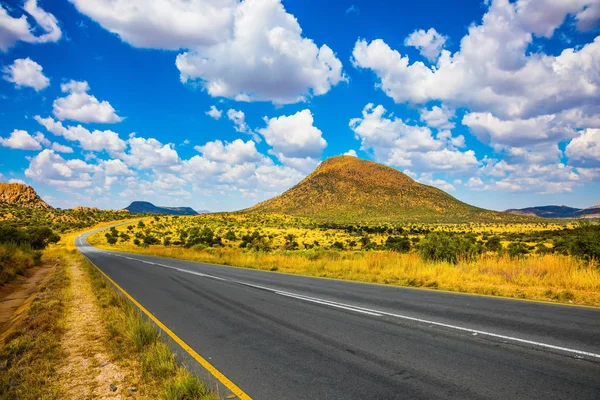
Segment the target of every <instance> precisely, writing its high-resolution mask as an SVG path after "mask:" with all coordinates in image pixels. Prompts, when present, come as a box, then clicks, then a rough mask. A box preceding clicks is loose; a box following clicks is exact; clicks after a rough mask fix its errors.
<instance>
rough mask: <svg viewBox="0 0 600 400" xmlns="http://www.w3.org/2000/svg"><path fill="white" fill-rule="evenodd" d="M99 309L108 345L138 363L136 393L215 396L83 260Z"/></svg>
mask: <svg viewBox="0 0 600 400" xmlns="http://www.w3.org/2000/svg"><path fill="white" fill-rule="evenodd" d="M85 265H86V267H85V268H86V271H87V273H88V275H89V277H90V279H91V282H92V290H93V291H94V294H95V295H96V297H97V299H98V302H99V304H100V306H101V312H102V313H103V320H104V321H105V328H106V330H107V332H108V346H109V348H110V349H111V352H112V354H113V356H114V357H115V358H116V359H117V360H118V361H119V362H120V363H121V364H124V365H130V366H135V365H139V366H140V369H141V378H142V379H141V382H142V383H143V384H141V385H140V395H142V396H145V397H149V398H162V399H166V400H171V399H173V400H192V399H199V400H200V399H201V400H212V399H218V397H217V396H216V395H215V394H214V393H212V392H211V391H210V390H209V389H208V388H207V387H206V385H205V384H204V383H203V382H201V381H200V380H199V379H198V378H196V377H195V376H194V375H192V374H191V373H190V372H189V371H188V370H186V369H185V368H184V367H182V366H181V365H179V364H178V363H177V361H176V359H175V355H174V354H173V353H172V352H171V350H170V348H169V346H168V345H167V344H166V343H165V342H164V341H163V340H162V338H161V336H160V335H159V334H158V332H157V331H156V330H155V328H154V326H153V325H151V324H150V323H149V322H148V321H147V320H146V319H144V318H143V317H142V316H141V315H140V314H139V312H138V311H137V309H136V308H134V306H132V305H131V303H129V302H128V301H127V300H126V299H125V298H123V297H122V296H120V295H119V294H117V292H116V291H115V290H114V289H113V288H112V287H111V286H110V285H109V284H108V283H107V281H106V280H105V278H104V277H103V276H102V275H101V274H100V272H98V270H97V269H96V268H94V267H93V266H92V265H90V264H89V263H88V262H85Z"/></svg>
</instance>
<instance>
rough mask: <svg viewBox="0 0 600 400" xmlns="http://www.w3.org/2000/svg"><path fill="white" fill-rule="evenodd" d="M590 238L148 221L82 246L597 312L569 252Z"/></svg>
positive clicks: (249, 218)
mask: <svg viewBox="0 0 600 400" xmlns="http://www.w3.org/2000/svg"><path fill="white" fill-rule="evenodd" d="M440 232H441V233H440ZM598 232H600V229H599V227H598V226H597V225H589V226H586V227H578V226H577V225H576V224H558V223H536V224H513V225H511V224H459V225H436V224H418V225H417V224H411V225H404V226H392V225H381V226H363V227H361V226H355V225H348V226H345V225H342V226H338V225H336V226H334V225H330V224H319V223H317V222H315V221H312V220H310V219H306V218H296V217H289V216H282V215H272V214H249V215H245V214H211V215H203V216H194V217H166V216H163V217H154V218H150V219H147V220H145V221H144V222H142V223H136V224H131V225H124V226H121V227H119V228H118V229H113V230H112V231H107V232H99V233H96V234H94V235H92V236H91V237H90V238H89V241H90V243H92V244H94V245H95V246H98V247H101V248H105V249H109V250H121V251H129V252H135V253H141V254H147V255H155V256H164V257H173V258H181V259H188V260H194V261H202V262H210V263H216V264H224V265H232V266H238V267H246V268H255V269H262V270H269V271H279V272H286V273H293V274H302V275H311V276H319V277H328V278H338V279H349V280H356V281H363V282H372V283H383V284H392V285H402V286H412V287H425V288H432V289H440V290H451V291H459V292H468V293H480V294H488V295H497V296H509V297H517V298H524V299H535V300H547V301H558V302H566V303H574V304H586V305H593V306H600V269H599V267H598V263H597V261H596V260H597V258H594V257H593V255H592V256H591V257H590V255H589V254H586V253H585V252H584V253H582V254H580V253H574V252H575V251H576V250H577V249H578V247H577V246H575V245H574V244H573V243H575V244H577V245H579V244H581V243H580V242H581V240H579V239H580V237H583V238H584V239H582V240H583V241H584V242H585V240H587V241H591V244H589V246H592V250H591V251H593V250H594V248H593V246H594V244H593V243H594V241H595V240H596V237H598V236H594V235H597V234H598ZM437 234H440V235H442V236H441V238H438V237H436V236H435V235H437ZM585 235H587V236H585ZM590 235H591V236H590ZM390 237H391V238H393V240H390V239H389V238H390ZM445 240H448V243H445V242H444V241H445ZM578 240H579V241H578ZM583 244H585V243H583ZM589 246H588V247H589ZM428 247H429V248H433V250H435V251H434V252H433V253H431V252H427V251H426V250H427V248H428ZM438 248H441V249H444V250H445V251H448V252H449V253H452V254H451V255H455V257H448V255H447V254H445V253H441V254H438V252H436V251H437V250H438ZM571 252H573V254H571Z"/></svg>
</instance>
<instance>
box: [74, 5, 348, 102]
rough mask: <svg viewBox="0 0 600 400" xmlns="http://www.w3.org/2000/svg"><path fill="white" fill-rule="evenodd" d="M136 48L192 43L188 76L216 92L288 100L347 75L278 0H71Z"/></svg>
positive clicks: (183, 67)
mask: <svg viewBox="0 0 600 400" xmlns="http://www.w3.org/2000/svg"><path fill="white" fill-rule="evenodd" d="M71 2H72V3H73V4H75V6H76V7H77V9H78V10H79V11H80V12H81V13H83V14H85V15H87V16H89V17H90V18H92V19H94V20H95V21H97V22H98V23H99V24H100V25H101V26H103V27H104V28H105V29H107V30H109V31H111V32H113V33H115V34H117V35H119V37H120V38H121V39H122V40H124V41H126V42H127V43H129V44H131V45H133V46H136V47H146V48H160V49H170V50H177V49H186V50H187V51H185V52H182V53H181V54H179V55H178V56H177V59H176V66H177V68H178V69H179V71H180V79H181V81H182V82H184V83H186V82H192V83H199V84H200V85H201V86H202V87H204V89H205V90H206V91H207V92H208V93H209V94H210V95H211V96H213V97H226V98H231V99H235V100H238V101H271V102H273V103H276V104H289V103H296V102H299V101H303V100H305V99H307V98H308V97H310V96H318V95H322V94H324V93H327V92H328V91H329V89H330V88H331V87H332V86H335V85H337V84H338V83H339V82H341V81H344V80H346V77H345V76H344V74H343V72H342V63H341V62H340V60H339V59H338V58H337V57H336V55H335V54H334V52H333V51H332V50H331V49H330V48H329V47H328V46H327V45H322V46H320V47H317V45H316V44H315V43H314V42H313V41H312V40H311V39H309V38H305V37H303V36H302V29H301V27H300V24H299V23H298V21H297V20H296V18H295V17H294V16H293V15H291V14H289V13H287V12H286V10H285V8H284V7H283V5H282V4H281V1H280V0H243V1H236V0H225V1H213V0H191V1H190V0H148V1H146V0H133V1H131V0H113V1H110V2H106V1H103V0H91V1H89V0H71Z"/></svg>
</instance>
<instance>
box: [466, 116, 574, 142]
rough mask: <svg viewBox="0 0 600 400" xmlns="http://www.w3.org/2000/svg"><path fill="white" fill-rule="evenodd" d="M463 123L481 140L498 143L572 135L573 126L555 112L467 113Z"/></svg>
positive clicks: (554, 139)
mask: <svg viewBox="0 0 600 400" xmlns="http://www.w3.org/2000/svg"><path fill="white" fill-rule="evenodd" d="M462 123H463V125H466V126H468V127H469V128H471V132H473V133H474V134H475V136H476V137H477V138H478V139H479V140H480V141H482V142H484V143H490V144H492V145H501V146H516V147H522V146H529V145H534V144H539V143H556V142H559V141H561V140H564V139H569V138H571V137H573V136H575V134H576V133H575V130H574V129H573V127H572V126H571V125H570V124H568V123H567V122H566V121H564V120H563V119H562V118H560V117H558V116H556V115H542V116H539V117H535V118H529V119H520V118H515V119H510V120H502V119H499V118H497V117H495V116H494V115H492V114H491V113H478V112H474V113H467V114H465V116H464V117H463V120H462Z"/></svg>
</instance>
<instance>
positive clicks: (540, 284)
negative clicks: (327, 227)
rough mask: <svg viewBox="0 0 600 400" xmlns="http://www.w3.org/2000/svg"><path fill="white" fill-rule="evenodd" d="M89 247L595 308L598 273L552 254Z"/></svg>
mask: <svg viewBox="0 0 600 400" xmlns="http://www.w3.org/2000/svg"><path fill="white" fill-rule="evenodd" d="M90 243H92V244H94V245H95V246H97V247H100V248H103V249H106V250H119V251H128V252H133V253H139V254H146V255H152V256H160V257H172V258H179V259H185V260H192V261H200V262H209V263H215V264H224V265H232V266H237V267H245V268H254V269H262V270H269V271H279V272H286V273H292V274H301V275H310V276H318V277H327V278H337V279H348V280H354V281H361V282H372V283H384V284H392V285H402V286H413V287H427V288H435V289H441V290H451V291H458V292H468V293H479V294H489V295H496V296H508V297H517V298H524V299H535V300H548V301H558V302H568V303H575V304H585V305H592V306H600V269H599V268H598V266H597V265H596V264H594V263H584V262H582V261H579V260H577V259H575V258H573V257H569V256H562V255H556V254H550V255H530V256H528V257H525V258H520V259H511V258H509V257H507V256H501V257H498V256H496V255H494V256H488V255H483V256H481V258H480V259H479V260H476V261H474V262H459V263H458V264H456V265H454V264H451V263H444V262H428V261H423V260H422V259H421V258H419V256H418V255H417V254H415V253H409V254H399V253H395V252H390V251H339V252H338V251H333V250H314V249H313V250H306V251H293V252H284V251H277V252H272V253H263V252H255V251H246V250H243V249H234V248H217V249H208V250H194V249H185V248H180V247H164V246H149V247H138V246H133V245H129V244H122V243H120V244H118V245H116V246H109V245H107V244H106V241H105V240H104V238H103V237H102V236H101V235H96V236H94V238H92V239H90Z"/></svg>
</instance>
